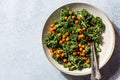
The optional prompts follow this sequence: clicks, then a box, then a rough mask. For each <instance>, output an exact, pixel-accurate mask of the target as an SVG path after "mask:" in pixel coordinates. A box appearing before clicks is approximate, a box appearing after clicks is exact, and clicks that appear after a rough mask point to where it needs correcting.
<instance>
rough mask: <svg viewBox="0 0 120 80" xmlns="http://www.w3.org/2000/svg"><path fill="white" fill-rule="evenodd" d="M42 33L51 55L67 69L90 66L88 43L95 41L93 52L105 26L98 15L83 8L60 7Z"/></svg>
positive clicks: (99, 50)
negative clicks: (57, 14) (47, 30)
mask: <svg viewBox="0 0 120 80" xmlns="http://www.w3.org/2000/svg"><path fill="white" fill-rule="evenodd" d="M49 26H50V27H49V32H48V33H46V34H45V35H44V44H45V45H46V46H47V47H48V48H49V51H50V54H51V57H53V59H54V60H56V61H57V62H58V63H59V64H61V65H63V66H64V67H65V68H68V69H69V70H70V71H73V70H82V69H84V68H90V67H91V62H90V61H91V56H90V53H91V51H90V45H91V44H90V42H91V41H94V42H95V50H96V53H98V52H101V48H100V47H99V45H100V43H101V41H102V36H101V34H102V32H103V31H104V29H105V25H104V23H103V22H102V19H101V18H100V17H95V16H93V15H92V14H90V13H89V12H88V11H87V10H86V9H82V10H77V11H73V10H71V9H70V8H66V9H61V12H60V15H59V17H58V19H57V20H56V21H53V23H51V24H50V25H49Z"/></svg>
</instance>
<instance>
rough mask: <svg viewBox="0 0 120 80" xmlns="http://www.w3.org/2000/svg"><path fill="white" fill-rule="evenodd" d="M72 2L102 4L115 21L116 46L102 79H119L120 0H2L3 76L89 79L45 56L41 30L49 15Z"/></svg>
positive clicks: (14, 78)
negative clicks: (67, 71) (57, 66)
mask: <svg viewBox="0 0 120 80" xmlns="http://www.w3.org/2000/svg"><path fill="white" fill-rule="evenodd" d="M70 2H87V3H92V4H94V5H96V6H98V7H99V8H101V9H102V10H103V11H104V12H105V13H106V14H107V15H108V16H109V18H110V19H111V21H112V22H113V25H114V28H115V32H116V47H115V50H114V53H113V55H112V57H111V59H110V60H109V62H108V63H107V64H106V65H105V66H104V67H103V68H102V69H101V73H102V76H103V78H102V80H120V1H119V0H51V1H50V0H0V80H90V79H89V77H90V75H88V76H83V77H74V76H69V75H66V74H63V73H61V72H59V71H58V70H56V69H55V68H54V67H53V66H52V65H51V64H50V63H49V62H48V60H47V59H46V58H45V55H44V53H43V50H42V45H41V34H42V33H41V32H42V28H43V26H44V23H45V21H46V20H47V18H48V16H49V15H50V14H51V13H52V12H53V11H54V10H55V9H57V8H58V7H60V6H62V5H64V4H67V3H70Z"/></svg>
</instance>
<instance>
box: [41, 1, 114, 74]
mask: <svg viewBox="0 0 120 80" xmlns="http://www.w3.org/2000/svg"><path fill="white" fill-rule="evenodd" d="M71 4H85V5H88V6H92V7H94V8H96V9H98V10H99V11H100V12H102V13H103V14H104V15H105V17H106V18H107V19H108V21H109V22H110V25H111V26H112V32H113V37H114V40H113V46H112V48H111V54H110V56H108V57H107V59H106V61H104V63H103V64H102V65H101V66H100V67H99V69H101V68H102V67H103V66H105V64H107V62H108V61H109V59H110V58H111V56H112V54H113V51H114V48H115V41H116V37H115V31H114V27H113V24H112V22H111V20H110V18H109V17H108V16H107V14H106V13H105V12H104V11H103V10H101V9H100V8H98V7H97V6H95V5H93V4H91V3H87V2H70V3H67V4H64V5H62V6H59V7H58V8H56V9H55V10H54V11H53V12H52V13H51V14H50V15H49V17H48V18H47V19H46V21H45V23H44V27H43V28H42V48H43V51H44V54H45V53H46V50H45V49H44V44H43V33H44V29H45V25H46V23H47V20H48V19H49V18H50V17H51V16H52V14H53V13H54V12H55V11H56V10H58V9H60V8H62V7H64V6H67V5H71ZM45 56H46V58H47V60H48V61H49V62H50V63H51V64H52V65H53V66H54V67H55V68H56V69H58V70H59V71H61V72H63V73H65V74H68V75H73V76H83V75H88V74H90V73H91V72H88V73H84V74H73V73H67V72H65V71H64V70H62V69H59V68H58V67H56V66H55V64H53V63H52V62H51V61H50V60H49V58H48V57H47V55H46V54H45Z"/></svg>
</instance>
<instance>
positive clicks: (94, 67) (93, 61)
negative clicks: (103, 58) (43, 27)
mask: <svg viewBox="0 0 120 80" xmlns="http://www.w3.org/2000/svg"><path fill="white" fill-rule="evenodd" d="M90 48H91V67H92V73H91V80H95V79H98V80H99V79H101V74H100V71H99V67H98V62H97V58H96V53H95V47H94V41H92V42H91V47H90Z"/></svg>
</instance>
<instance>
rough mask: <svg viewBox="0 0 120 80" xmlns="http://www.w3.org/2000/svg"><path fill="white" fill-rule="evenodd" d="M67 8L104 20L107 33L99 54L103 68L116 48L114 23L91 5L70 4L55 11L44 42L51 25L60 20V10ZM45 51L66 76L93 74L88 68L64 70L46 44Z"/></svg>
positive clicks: (104, 35)
mask: <svg viewBox="0 0 120 80" xmlns="http://www.w3.org/2000/svg"><path fill="white" fill-rule="evenodd" d="M66 7H70V8H71V9H72V10H81V9H83V8H85V9H87V10H88V11H89V12H90V13H91V14H93V15H94V16H99V17H100V18H102V20H103V22H104V24H105V26H106V28H105V32H104V33H103V34H102V36H103V45H102V46H100V47H101V49H102V51H101V52H100V53H99V56H100V57H99V67H100V68H102V67H103V66H104V65H105V64H106V63H107V62H108V60H109V59H110V57H111V56H112V53H113V50H114V46H115V33H114V29H113V26H112V23H111V22H110V20H109V18H108V17H107V16H106V14H105V13H104V12H103V11H101V10H100V9H98V8H96V7H95V6H93V5H91V4H88V3H70V4H67V5H64V6H62V7H60V8H58V9H57V10H55V11H54V12H53V13H52V14H51V15H50V17H49V18H48V20H47V21H46V23H45V26H44V28H43V33H42V42H43V40H44V39H43V38H44V37H43V36H44V34H45V33H46V32H47V31H48V29H49V25H50V24H51V23H53V21H54V20H56V19H57V18H58V16H59V14H60V10H61V9H62V8H66ZM43 49H44V52H45V55H46V57H47V59H48V60H49V62H50V63H51V64H52V65H53V66H54V67H56V68H57V69H58V70H60V71H62V72H64V73H66V74H70V75H75V76H82V75H87V74H90V73H91V68H86V69H83V70H81V71H80V70H74V71H69V70H68V68H64V67H63V65H60V64H59V63H58V62H57V61H55V60H54V59H53V58H52V57H51V55H50V52H49V50H48V48H47V47H46V46H45V45H44V44H43Z"/></svg>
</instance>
